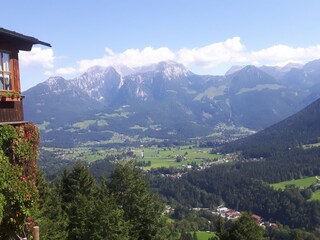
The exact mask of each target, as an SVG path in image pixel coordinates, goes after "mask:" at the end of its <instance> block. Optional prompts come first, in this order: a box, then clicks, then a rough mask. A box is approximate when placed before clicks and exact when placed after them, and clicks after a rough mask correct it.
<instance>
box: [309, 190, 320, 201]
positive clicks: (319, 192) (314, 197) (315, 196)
mask: <svg viewBox="0 0 320 240" xmlns="http://www.w3.org/2000/svg"><path fill="white" fill-rule="evenodd" d="M314 200H320V189H318V190H316V191H315V192H313V193H312V197H311V199H310V201H314Z"/></svg>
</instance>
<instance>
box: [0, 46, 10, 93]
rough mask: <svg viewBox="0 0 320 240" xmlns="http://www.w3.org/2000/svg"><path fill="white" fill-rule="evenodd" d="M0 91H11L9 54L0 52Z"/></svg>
mask: <svg viewBox="0 0 320 240" xmlns="http://www.w3.org/2000/svg"><path fill="white" fill-rule="evenodd" d="M0 90H12V76H11V72H10V53H7V52H1V51H0Z"/></svg>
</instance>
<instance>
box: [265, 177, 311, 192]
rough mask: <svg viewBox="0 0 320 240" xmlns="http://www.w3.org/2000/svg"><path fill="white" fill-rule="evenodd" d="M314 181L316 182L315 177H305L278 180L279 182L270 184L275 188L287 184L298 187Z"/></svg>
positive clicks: (283, 186) (283, 187) (308, 184)
mask: <svg viewBox="0 0 320 240" xmlns="http://www.w3.org/2000/svg"><path fill="white" fill-rule="evenodd" d="M316 182H317V178H316V177H307V178H301V179H295V180H290V181H284V182H279V183H275V184H271V186H273V187H274V188H275V189H285V187H286V186H287V185H294V186H296V187H298V188H306V187H309V186H311V185H312V184H315V183H316Z"/></svg>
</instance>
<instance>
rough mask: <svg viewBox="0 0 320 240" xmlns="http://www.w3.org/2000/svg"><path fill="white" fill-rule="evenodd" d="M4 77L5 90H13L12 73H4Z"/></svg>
mask: <svg viewBox="0 0 320 240" xmlns="http://www.w3.org/2000/svg"><path fill="white" fill-rule="evenodd" d="M4 79H5V84H6V86H5V90H12V84H11V77H10V74H7V73H5V74H4Z"/></svg>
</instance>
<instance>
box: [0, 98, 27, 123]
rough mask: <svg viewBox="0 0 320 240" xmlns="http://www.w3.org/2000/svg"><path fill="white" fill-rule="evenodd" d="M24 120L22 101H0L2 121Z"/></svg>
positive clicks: (0, 117)
mask: <svg viewBox="0 0 320 240" xmlns="http://www.w3.org/2000/svg"><path fill="white" fill-rule="evenodd" d="M21 121H24V117H23V105H22V101H0V123H4V122H21Z"/></svg>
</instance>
